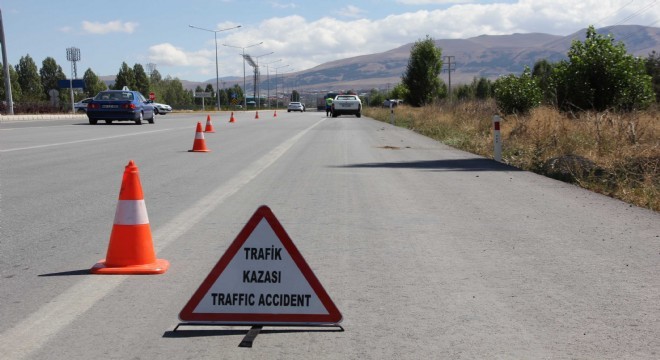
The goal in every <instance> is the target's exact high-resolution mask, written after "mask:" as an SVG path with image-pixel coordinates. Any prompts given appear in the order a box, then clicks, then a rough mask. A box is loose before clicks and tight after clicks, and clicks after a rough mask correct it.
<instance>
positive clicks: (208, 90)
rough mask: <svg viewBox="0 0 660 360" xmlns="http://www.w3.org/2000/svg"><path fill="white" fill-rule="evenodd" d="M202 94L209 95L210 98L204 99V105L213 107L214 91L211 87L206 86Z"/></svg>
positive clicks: (209, 85)
mask: <svg viewBox="0 0 660 360" xmlns="http://www.w3.org/2000/svg"><path fill="white" fill-rule="evenodd" d="M204 92H207V93H211V97H210V98H206V99H205V100H206V104H207V105H209V106H215V91H214V90H213V85H211V84H206V88H205V89H204Z"/></svg>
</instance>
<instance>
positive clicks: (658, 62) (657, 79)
mask: <svg viewBox="0 0 660 360" xmlns="http://www.w3.org/2000/svg"><path fill="white" fill-rule="evenodd" d="M644 65H645V66H646V74H648V75H649V76H650V77H651V82H652V86H653V92H654V93H655V101H656V102H659V103H660V54H658V53H657V52H655V50H653V51H652V52H651V53H650V54H649V57H648V58H646V62H645V63H644Z"/></svg>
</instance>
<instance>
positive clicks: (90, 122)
mask: <svg viewBox="0 0 660 360" xmlns="http://www.w3.org/2000/svg"><path fill="white" fill-rule="evenodd" d="M97 121H98V120H96V119H89V124H90V125H96V122H97Z"/></svg>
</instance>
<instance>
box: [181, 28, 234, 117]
mask: <svg viewBox="0 0 660 360" xmlns="http://www.w3.org/2000/svg"><path fill="white" fill-rule="evenodd" d="M188 26H190V27H191V28H193V29H197V30H204V31H208V32H212V33H213V38H214V39H215V97H216V99H215V103H216V105H217V106H218V111H220V75H219V74H218V33H219V32H221V31H227V30H232V29H238V28H239V27H241V25H238V26H234V27H230V28H227V29H221V30H210V29H205V28H201V27H197V26H192V25H188Z"/></svg>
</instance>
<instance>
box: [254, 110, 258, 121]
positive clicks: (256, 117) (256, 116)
mask: <svg viewBox="0 0 660 360" xmlns="http://www.w3.org/2000/svg"><path fill="white" fill-rule="evenodd" d="M254 118H255V119H258V118H259V112H258V111H257V115H255V116H254Z"/></svg>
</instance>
